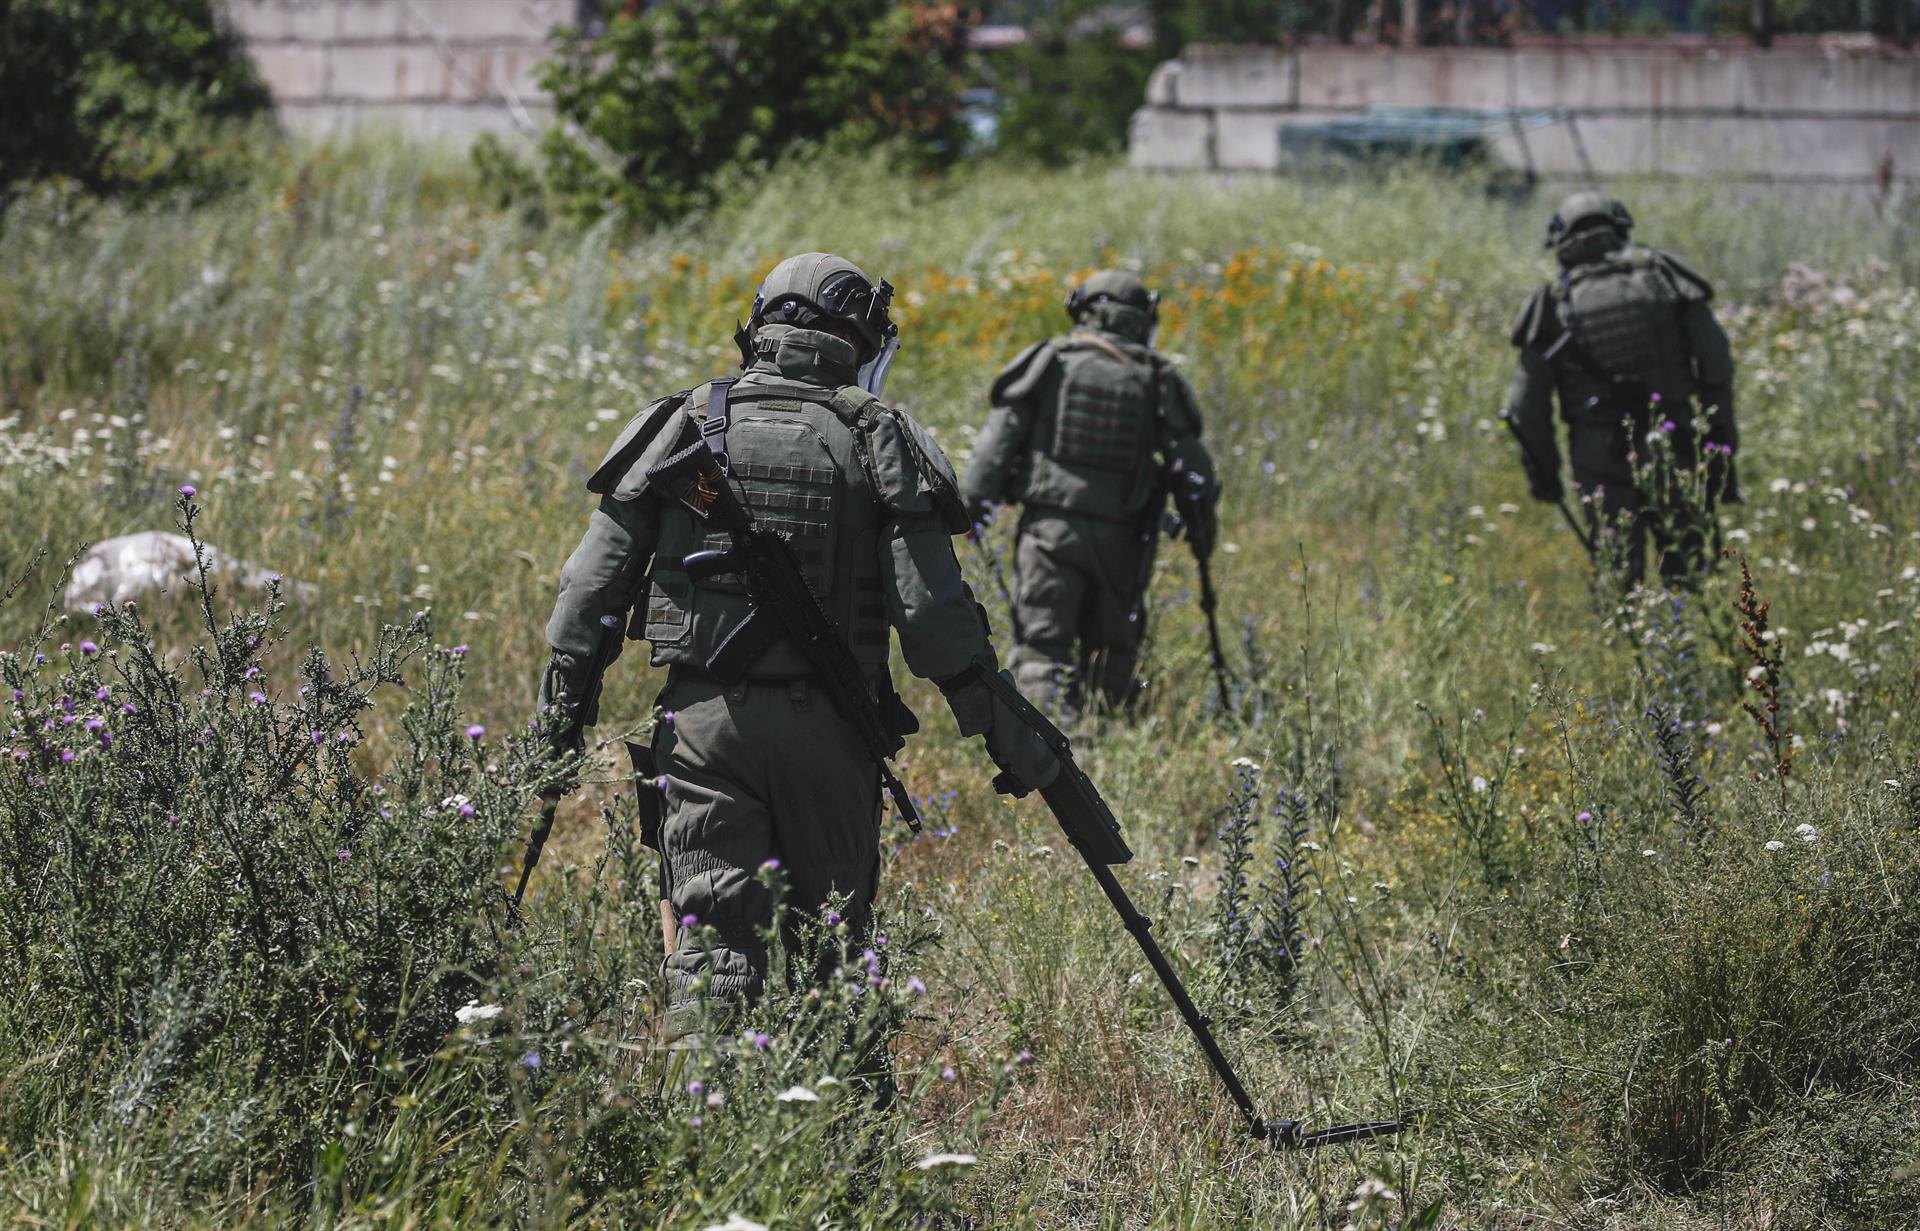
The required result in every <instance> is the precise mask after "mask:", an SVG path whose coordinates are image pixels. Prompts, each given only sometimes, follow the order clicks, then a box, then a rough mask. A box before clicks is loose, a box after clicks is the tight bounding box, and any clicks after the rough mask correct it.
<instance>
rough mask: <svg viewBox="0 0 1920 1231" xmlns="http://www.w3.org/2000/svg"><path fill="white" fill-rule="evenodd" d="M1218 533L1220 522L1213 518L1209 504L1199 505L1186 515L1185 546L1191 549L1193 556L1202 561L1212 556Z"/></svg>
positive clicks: (1211, 507)
mask: <svg viewBox="0 0 1920 1231" xmlns="http://www.w3.org/2000/svg"><path fill="white" fill-rule="evenodd" d="M1219 533H1220V520H1219V518H1217V517H1216V516H1214V511H1213V506H1212V505H1211V504H1199V505H1196V506H1195V508H1194V509H1193V510H1192V511H1191V512H1190V513H1188V515H1187V519H1186V536H1187V546H1189V547H1191V548H1193V554H1194V555H1196V556H1198V557H1200V558H1201V559H1202V560H1206V559H1209V558H1210V557H1212V555H1213V546H1214V541H1215V540H1216V539H1217V538H1218V536H1219Z"/></svg>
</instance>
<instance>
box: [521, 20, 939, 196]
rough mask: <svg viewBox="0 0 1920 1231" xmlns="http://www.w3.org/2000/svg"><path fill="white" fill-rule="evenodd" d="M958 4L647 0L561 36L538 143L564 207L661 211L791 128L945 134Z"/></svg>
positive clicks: (768, 151) (751, 159) (871, 135)
mask: <svg viewBox="0 0 1920 1231" xmlns="http://www.w3.org/2000/svg"><path fill="white" fill-rule="evenodd" d="M967 24H968V11H967V10H965V9H963V8H962V7H961V6H959V5H954V4H929V3H904V4H903V3H899V2H898V0H835V2H834V3H831V4H821V3H819V0H663V2H662V3H659V4H655V5H653V6H651V7H646V8H643V9H639V10H638V11H620V12H617V13H615V14H613V15H612V17H611V19H610V20H609V21H608V22H607V25H606V29H605V31H604V33H602V34H600V35H599V36H597V37H588V36H586V35H584V34H580V33H577V32H576V33H574V34H571V35H568V36H565V39H564V42H563V46H562V52H561V55H560V56H559V57H558V58H556V59H555V60H554V61H553V62H552V63H550V64H549V65H548V66H547V68H546V71H545V73H544V76H543V84H544V85H545V86H546V88H547V90H548V91H549V92H550V93H551V94H552V96H553V100H554V104H555V106H556V108H557V109H558V112H559V115H560V117H561V119H562V120H563V121H565V123H563V124H562V125H561V126H560V127H559V128H557V129H556V130H555V131H554V132H553V133H551V134H550V135H549V136H548V137H547V139H546V140H545V142H544V143H543V146H542V149H543V152H544V154H545V157H546V165H547V178H548V181H549V185H550V187H552V188H553V189H554V190H555V191H556V192H557V193H558V194H559V196H560V198H561V201H562V203H563V205H564V206H566V207H567V208H569V209H571V210H572V211H573V212H580V213H588V214H592V213H598V212H601V211H604V210H605V209H607V208H609V207H615V206H618V207H622V208H625V209H626V210H627V211H628V212H630V213H631V214H633V215H634V216H636V217H638V218H642V219H646V220H649V221H656V222H659V221H668V220H671V219H674V218H677V217H680V216H682V215H684V214H686V213H687V212H689V211H691V210H694V209H697V208H699V207H700V206H702V205H704V204H705V203H707V202H708V201H709V200H711V199H712V197H713V195H714V191H715V188H716V185H717V184H718V183H720V182H722V181H723V180H724V179H725V178H726V177H728V176H729V175H732V174H737V173H739V172H740V171H742V170H748V169H752V168H755V167H760V166H764V165H766V164H768V163H770V162H772V161H773V160H775V159H777V158H779V157H780V156H781V155H782V154H784V153H786V152H787V151H789V150H790V149H792V148H793V147H794V146H795V145H796V144H797V143H801V142H809V141H817V142H825V143H831V144H845V145H856V146H861V145H872V144H875V143H878V142H882V141H886V140H889V139H894V138H899V139H901V141H900V144H901V147H902V149H903V150H907V151H910V152H911V155H912V156H913V157H915V158H917V159H921V160H925V161H931V162H939V161H944V160H946V159H949V158H951V157H953V156H955V155H956V154H957V153H958V152H959V148H960V136H961V129H960V123H959V118H958V113H959V98H960V87H959V75H958V68H959V65H960V62H961V59H962V58H963V56H964V53H965V32H966V26H967Z"/></svg>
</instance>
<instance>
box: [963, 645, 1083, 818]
mask: <svg viewBox="0 0 1920 1231" xmlns="http://www.w3.org/2000/svg"><path fill="white" fill-rule="evenodd" d="M991 670H993V662H992V660H991V659H990V658H981V659H976V660H974V664H973V665H972V666H970V667H968V668H967V669H966V670H965V671H962V672H960V673H959V674H958V675H955V676H953V677H952V678H950V679H944V680H937V681H935V682H936V683H938V684H939V686H940V691H941V692H943V693H945V694H946V698H947V704H948V705H949V706H951V707H952V709H953V718H954V721H955V722H957V723H958V724H959V725H960V734H961V735H963V736H965V735H984V736H986V737H987V755H988V756H990V757H992V758H993V763H994V764H995V765H997V766H999V767H1000V773H999V775H998V776H996V777H995V778H994V780H993V789H994V790H996V791H999V792H1000V793H1001V794H1003V795H1011V796H1013V797H1014V798H1015V799H1018V798H1020V797H1021V796H1022V795H1025V794H1026V793H1027V792H1029V791H1037V790H1042V789H1044V788H1045V787H1046V786H1048V785H1049V784H1050V783H1052V781H1053V779H1054V776H1055V775H1057V774H1058V773H1059V772H1060V758H1058V757H1056V756H1055V755H1054V754H1053V749H1051V748H1049V747H1047V744H1046V741H1045V740H1043V739H1041V738H1040V735H1039V733H1038V732H1036V731H1035V730H1034V729H1033V728H1032V727H1029V726H1028V725H1027V724H1026V723H1024V722H1021V721H1020V717H1019V715H1017V714H1015V713H1014V712H1013V711H1012V710H1010V709H1008V708H1007V706H1006V704H1005V703H1004V702H1002V701H1001V700H1000V698H998V697H996V696H994V695H993V691H992V690H991V689H989V688H988V687H987V686H986V684H984V683H983V682H981V679H980V673H981V672H983V671H991ZM1000 675H1001V677H1002V678H1003V679H1006V680H1008V681H1009V682H1011V681H1012V679H1013V677H1012V676H1010V675H1008V674H1007V673H1006V672H1004V671H1002V672H1001V673H1000Z"/></svg>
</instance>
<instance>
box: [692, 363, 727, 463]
mask: <svg viewBox="0 0 1920 1231" xmlns="http://www.w3.org/2000/svg"><path fill="white" fill-rule="evenodd" d="M733 382H734V378H733V377H731V376H726V377H722V378H721V379H719V380H716V381H714V382H712V383H711V384H710V385H709V386H708V387H707V418H706V421H705V422H703V423H702V424H701V425H700V438H701V439H702V440H704V441H706V442H707V448H708V449H709V450H710V451H711V452H712V453H713V457H714V460H715V461H717V462H719V463H720V469H721V471H722V473H725V471H726V469H727V394H728V392H729V391H730V390H732V388H733Z"/></svg>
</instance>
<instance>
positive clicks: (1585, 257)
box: [1505, 192, 1740, 586]
mask: <svg viewBox="0 0 1920 1231" xmlns="http://www.w3.org/2000/svg"><path fill="white" fill-rule="evenodd" d="M1632 229H1633V218H1632V216H1631V215H1630V214H1628V212H1627V208H1626V206H1624V205H1622V204H1621V203H1620V202H1619V201H1617V200H1614V199H1613V198H1611V197H1608V196H1606V195H1605V194H1602V193H1598V192H1580V193H1575V194H1574V195H1573V196H1570V197H1568V198H1567V199H1566V201H1565V202H1563V203H1562V204H1561V206H1560V209H1559V211H1558V212H1557V213H1555V214H1554V216H1553V220H1552V222H1551V223H1549V224H1548V227H1547V247H1549V248H1551V249H1553V251H1554V255H1555V256H1556V257H1558V258H1559V262H1560V274H1559V276H1558V277H1557V278H1555V279H1554V280H1553V281H1552V282H1550V283H1548V284H1547V285H1546V286H1543V287H1541V288H1540V289H1539V290H1538V291H1535V292H1534V294H1533V296H1532V298H1530V299H1528V301H1527V304H1526V306H1525V307H1524V308H1523V309H1521V312H1520V317H1519V320H1518V321H1517V322H1516V323H1515V325H1514V330H1513V344H1514V345H1515V346H1516V347H1518V348H1519V351H1520V361H1519V367H1518V368H1517V370H1516V371H1515V372H1514V377H1513V386H1512V390H1511V392H1510V393H1509V395H1508V400H1507V410H1506V412H1505V414H1506V417H1507V419H1508V422H1509V424H1510V425H1511V426H1512V427H1513V428H1514V433H1515V435H1516V436H1517V437H1518V438H1519V442H1520V446H1521V454H1520V460H1521V464H1522V465H1523V466H1524V467H1525V469H1526V472H1527V483H1528V486H1529V488H1530V490H1531V491H1532V493H1533V496H1534V498H1535V499H1536V500H1542V501H1546V502H1549V503H1553V502H1559V501H1562V500H1564V498H1565V492H1564V489H1563V488H1562V486H1561V481H1560V448H1559V444H1558V441H1557V439H1556V436H1555V433H1554V428H1553V401H1554V398H1555V396H1556V395H1557V396H1558V398H1559V402H1560V417H1561V418H1562V419H1563V420H1565V421H1566V424H1567V452H1568V453H1569V455H1570V460H1571V463H1572V470H1573V482H1574V487H1575V489H1576V490H1577V491H1578V493H1579V495H1580V497H1581V499H1582V500H1583V501H1587V502H1589V507H1590V509H1591V510H1592V514H1593V517H1594V518H1595V519H1596V520H1597V522H1598V528H1599V533H1598V534H1597V535H1596V536H1595V537H1594V540H1593V544H1592V545H1593V547H1594V548H1595V550H1596V551H1597V552H1598V553H1599V554H1600V555H1601V557H1602V559H1603V561H1604V562H1606V563H1608V564H1611V565H1612V566H1614V567H1615V568H1617V569H1618V571H1619V575H1620V577H1621V579H1622V580H1623V581H1624V582H1625V583H1626V584H1627V585H1629V586H1631V585H1635V584H1638V583H1639V581H1640V580H1641V578H1642V577H1643V575H1644V571H1645V567H1646V566H1645V555H1646V550H1647V545H1648V542H1649V540H1651V544H1652V548H1653V551H1654V554H1655V556H1656V557H1657V559H1658V567H1659V572H1660V576H1661V577H1662V578H1663V579H1664V580H1666V581H1668V582H1674V583H1684V582H1686V581H1688V580H1689V579H1692V578H1694V577H1697V576H1698V574H1699V573H1700V572H1702V571H1704V570H1705V569H1706V568H1708V567H1710V565H1711V563H1712V560H1711V555H1712V551H1713V545H1712V543H1711V542H1710V540H1709V534H1710V529H1711V523H1712V519H1713V511H1714V507H1715V505H1716V504H1717V503H1718V502H1720V501H1723V500H1724V501H1728V502H1735V501H1738V500H1739V498H1740V497H1739V491H1738V488H1737V485H1736V483H1735V481H1734V453H1735V450H1737V449H1738V447H1739V440H1740V438H1739V433H1738V432H1737V431H1736V429H1735V427H1734V419H1733V352H1732V348H1731V346H1730V345H1729V343H1728V341H1727V335H1726V333H1725V331H1724V330H1722V329H1721V327H1720V323H1719V322H1718V321H1716V320H1715V319H1714V315H1713V309H1712V307H1711V304H1712V300H1713V288H1712V287H1711V286H1710V285H1709V284H1708V283H1707V280H1706V279H1705V278H1703V277H1701V276H1700V275H1699V274H1697V273H1695V272H1694V271H1693V270H1692V269H1690V268H1688V267H1687V266H1686V265H1685V264H1683V263H1682V262H1681V261H1680V260H1679V258H1677V257H1674V256H1672V255H1670V254H1668V253H1665V252H1661V251H1658V250H1656V249H1653V248H1647V247H1643V246H1641V245H1639V244H1635V243H1632V242H1631V241H1630V239H1629V235H1630V233H1631V231H1632Z"/></svg>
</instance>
